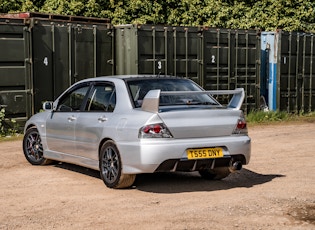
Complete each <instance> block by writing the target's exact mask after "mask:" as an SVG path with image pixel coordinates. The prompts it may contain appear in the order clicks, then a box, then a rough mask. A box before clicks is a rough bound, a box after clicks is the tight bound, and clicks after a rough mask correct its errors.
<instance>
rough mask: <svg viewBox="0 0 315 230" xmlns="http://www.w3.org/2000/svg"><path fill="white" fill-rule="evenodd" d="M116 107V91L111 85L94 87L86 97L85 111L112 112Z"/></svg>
mask: <svg viewBox="0 0 315 230" xmlns="http://www.w3.org/2000/svg"><path fill="white" fill-rule="evenodd" d="M115 105H116V91H115V87H114V86H113V85H111V84H102V85H96V86H94V88H93V90H91V93H90V95H89V97H88V103H87V104H86V108H85V110H86V111H102V112H113V111H114V109H115Z"/></svg>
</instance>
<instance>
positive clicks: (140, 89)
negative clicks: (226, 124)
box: [127, 78, 218, 108]
mask: <svg viewBox="0 0 315 230" xmlns="http://www.w3.org/2000/svg"><path fill="white" fill-rule="evenodd" d="M127 85H128V88H129V91H130V94H131V97H132V101H133V102H134V105H135V107H136V108H139V107H141V105H142V101H143V98H144V97H145V95H146V94H147V93H148V92H149V91H150V90H154V89H160V90H161V92H165V91H203V89H202V88H201V87H200V86H198V85H197V84H196V83H194V82H193V81H191V80H188V79H179V78H178V79H163V78H158V79H156V78H155V79H132V80H130V79H128V81H127ZM171 105H218V102H217V101H216V100H214V99H213V98H212V97H211V96H210V95H207V94H189V95H188V94H187V95H186V94H185V93H182V94H176V95H161V97H160V106H171Z"/></svg>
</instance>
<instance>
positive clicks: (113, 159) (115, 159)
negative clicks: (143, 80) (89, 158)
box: [99, 141, 136, 188]
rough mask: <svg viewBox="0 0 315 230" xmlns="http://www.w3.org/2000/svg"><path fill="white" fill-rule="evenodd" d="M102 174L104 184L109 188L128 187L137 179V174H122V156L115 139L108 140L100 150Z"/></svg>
mask: <svg viewBox="0 0 315 230" xmlns="http://www.w3.org/2000/svg"><path fill="white" fill-rule="evenodd" d="M99 167H100V174H101V178H102V180H103V182H104V184H105V185H106V186H107V187H109V188H128V187H130V186H131V185H132V184H133V183H134V181H135V179H136V175H135V174H122V164H121V158H120V154H119V151H118V148H117V147H116V145H115V143H114V142H113V141H106V142H105V143H104V144H103V146H102V148H101V152H100V160H99Z"/></svg>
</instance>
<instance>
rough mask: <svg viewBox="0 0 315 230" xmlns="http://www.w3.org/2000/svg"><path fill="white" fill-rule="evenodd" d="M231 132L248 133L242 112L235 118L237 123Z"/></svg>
mask: <svg viewBox="0 0 315 230" xmlns="http://www.w3.org/2000/svg"><path fill="white" fill-rule="evenodd" d="M233 134H246V135H247V134H248V130H247V123H246V120H245V117H244V115H243V114H242V115H241V117H240V118H239V119H238V120H237V124H236V126H235V129H234V131H233Z"/></svg>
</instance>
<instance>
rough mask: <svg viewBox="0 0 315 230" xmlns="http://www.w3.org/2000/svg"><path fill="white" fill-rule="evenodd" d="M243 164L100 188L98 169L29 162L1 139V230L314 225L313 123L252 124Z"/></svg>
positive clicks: (151, 176)
mask: <svg viewBox="0 0 315 230" xmlns="http://www.w3.org/2000/svg"><path fill="white" fill-rule="evenodd" d="M249 134H250V136H251V138H252V158H251V162H250V164H249V165H246V166H244V168H243V169H242V170H241V171H239V172H237V173H234V174H232V175H230V176H229V177H228V178H226V179H224V180H221V181H206V180H203V179H202V178H200V176H199V175H198V174H197V173H159V174H144V175H139V176H138V177H137V179H136V182H135V185H134V186H133V187H132V188H131V189H123V190H114V189H108V188H107V187H105V185H104V184H103V182H102V181H101V179H100V177H99V173H98V172H97V171H93V170H89V169H86V168H83V167H79V166H75V165H71V164H56V165H49V166H32V165H30V164H29V163H28V162H27V161H26V160H25V158H24V155H23V152H22V147H21V146H22V141H21V140H19V141H5V142H0V201H1V205H0V229H128V230H130V229H315V173H314V169H315V159H314V156H315V122H302V123H301V122H299V123H286V124H282V125H281V124H280V125H279V124H277V125H265V126H260V125H259V126H252V127H250V128H249Z"/></svg>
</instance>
